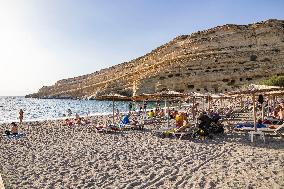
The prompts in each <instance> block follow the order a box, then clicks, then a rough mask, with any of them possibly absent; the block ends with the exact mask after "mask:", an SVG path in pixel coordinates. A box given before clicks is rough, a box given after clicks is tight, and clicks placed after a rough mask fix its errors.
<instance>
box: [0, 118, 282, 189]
mask: <svg viewBox="0 0 284 189" xmlns="http://www.w3.org/2000/svg"><path fill="white" fill-rule="evenodd" d="M59 122H60V121H44V122H32V123H29V125H30V132H29V133H27V135H26V136H25V137H23V138H21V139H18V140H8V139H6V138H4V137H3V136H2V138H1V145H0V162H1V165H0V173H1V175H2V179H3V181H4V185H5V188H6V189H8V188H29V189H30V188H41V189H43V188H171V189H172V188H284V142H283V139H280V138H276V137H273V138H272V137H266V140H267V141H266V143H263V142H262V141H261V140H260V139H259V140H256V142H254V143H251V142H250V141H249V140H248V138H247V136H246V135H245V134H241V133H226V134H225V135H224V136H219V137H215V138H214V139H213V140H209V139H208V140H207V139H206V140H198V139H195V140H193V139H190V140H178V139H169V138H165V139H163V138H160V137H158V136H156V134H155V131H154V130H155V128H154V127H155V126H154V125H149V126H147V127H146V129H145V130H144V131H123V132H118V133H112V134H103V133H95V132H94V131H92V130H89V129H87V128H86V126H77V127H75V128H74V129H71V128H68V127H66V126H60V127H59V126H58V125H59V124H58V123H59ZM24 125H25V128H24V132H27V131H26V128H27V123H25V124H24ZM6 128H7V125H5V124H2V125H1V132H2V133H3V132H4V130H5V129H6ZM36 128H37V129H36Z"/></svg>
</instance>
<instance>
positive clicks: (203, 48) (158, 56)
mask: <svg viewBox="0 0 284 189" xmlns="http://www.w3.org/2000/svg"><path fill="white" fill-rule="evenodd" d="M283 50H284V21H283V20H275V19H271V20H267V21H263V22H258V23H254V24H249V25H233V24H227V25H223V26H217V27H215V28H212V29H208V30H204V31H199V32H196V33H192V34H191V35H182V36H178V37H176V38H174V39H173V40H171V41H170V42H168V43H166V44H164V45H162V46H160V47H158V48H156V49H154V50H153V51H152V52H150V53H148V54H146V55H144V56H142V57H139V58H137V59H134V60H131V61H129V62H125V63H121V64H118V65H115V66H112V67H109V68H106V69H102V70H100V71H96V72H94V73H91V74H88V75H83V76H79V77H74V78H69V79H63V80H60V81H58V82H56V83H55V84H54V85H53V86H44V87H42V88H41V89H40V90H39V91H38V93H35V94H30V95H27V96H26V97H34V98H79V99H84V98H92V97H95V96H96V95H99V94H105V93H110V92H115V93H119V94H123V95H127V96H132V95H137V94H141V93H154V92H158V91H162V90H165V89H170V90H175V91H180V92H190V91H197V92H213V93H219V92H228V91H232V90H235V89H237V88H239V87H241V86H243V85H245V84H248V83H256V82H258V81H259V80H262V79H264V78H266V77H270V76H272V75H284V69H283V68H284V53H283Z"/></svg>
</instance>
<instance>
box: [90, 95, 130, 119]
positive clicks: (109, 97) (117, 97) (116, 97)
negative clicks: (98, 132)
mask: <svg viewBox="0 0 284 189" xmlns="http://www.w3.org/2000/svg"><path fill="white" fill-rule="evenodd" d="M95 99H96V100H112V124H114V101H130V100H131V98H130V97H127V96H123V95H120V94H116V93H110V94H105V95H100V96H96V97H95Z"/></svg>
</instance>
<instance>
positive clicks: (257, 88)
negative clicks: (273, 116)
mask: <svg viewBox="0 0 284 189" xmlns="http://www.w3.org/2000/svg"><path fill="white" fill-rule="evenodd" d="M282 92H284V89H283V88H282V87H278V86H268V85H256V84H250V85H249V86H247V88H242V89H240V90H238V91H233V92H229V93H227V95H230V96H242V95H252V102H253V122H254V130H255V131H257V127H256V125H257V124H256V102H255V101H256V100H255V96H256V95H259V94H262V95H266V94H268V95H269V94H271V93H272V94H273V93H274V94H275V93H278V94H279V93H282ZM262 111H263V107H262ZM262 114H263V113H262Z"/></svg>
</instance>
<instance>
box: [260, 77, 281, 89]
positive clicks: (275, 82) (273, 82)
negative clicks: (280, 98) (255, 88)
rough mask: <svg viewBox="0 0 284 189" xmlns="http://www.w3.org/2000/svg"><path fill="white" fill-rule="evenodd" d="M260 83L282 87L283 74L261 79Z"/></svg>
mask: <svg viewBox="0 0 284 189" xmlns="http://www.w3.org/2000/svg"><path fill="white" fill-rule="evenodd" d="M261 84H264V85H269V86H279V87H284V76H273V77H271V78H269V79H266V80H263V81H262V82H261Z"/></svg>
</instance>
